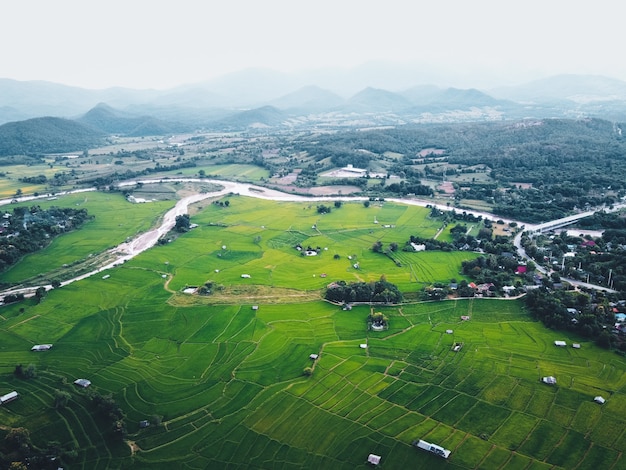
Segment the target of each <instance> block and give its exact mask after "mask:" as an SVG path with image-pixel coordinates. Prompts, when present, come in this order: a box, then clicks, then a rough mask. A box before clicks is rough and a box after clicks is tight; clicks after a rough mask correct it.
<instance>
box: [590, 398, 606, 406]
mask: <svg viewBox="0 0 626 470" xmlns="http://www.w3.org/2000/svg"><path fill="white" fill-rule="evenodd" d="M593 401H595V402H596V403H599V404H600V405H604V402H605V401H606V400H605V399H604V398H602V397H601V396H597V397H595V398H594V399H593Z"/></svg>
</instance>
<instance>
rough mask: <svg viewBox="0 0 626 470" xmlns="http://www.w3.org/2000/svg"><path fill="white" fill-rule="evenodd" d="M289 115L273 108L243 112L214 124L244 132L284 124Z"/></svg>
mask: <svg viewBox="0 0 626 470" xmlns="http://www.w3.org/2000/svg"><path fill="white" fill-rule="evenodd" d="M287 117H288V115H287V114H286V113H284V112H283V111H281V110H279V109H277V108H275V107H273V106H262V107H260V108H255V109H250V110H246V111H241V112H238V113H235V114H233V115H232V116H230V117H228V118H225V119H222V120H219V121H217V122H215V123H214V125H215V127H218V128H221V129H225V130H243V129H246V128H257V129H263V128H266V127H275V126H278V125H280V124H282V123H283V122H284V121H285V120H286V119H287Z"/></svg>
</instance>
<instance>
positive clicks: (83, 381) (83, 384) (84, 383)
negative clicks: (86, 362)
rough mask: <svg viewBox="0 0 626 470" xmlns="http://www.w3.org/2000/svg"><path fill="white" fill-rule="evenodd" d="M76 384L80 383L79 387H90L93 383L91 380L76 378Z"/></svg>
mask: <svg viewBox="0 0 626 470" xmlns="http://www.w3.org/2000/svg"><path fill="white" fill-rule="evenodd" d="M74 384H75V385H78V386H79V387H83V388H87V387H89V386H90V385H91V380H87V379H76V380H74Z"/></svg>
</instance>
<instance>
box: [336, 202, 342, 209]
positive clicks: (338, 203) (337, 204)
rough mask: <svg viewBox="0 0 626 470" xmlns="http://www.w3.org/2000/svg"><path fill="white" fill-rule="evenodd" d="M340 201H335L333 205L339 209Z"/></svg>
mask: <svg viewBox="0 0 626 470" xmlns="http://www.w3.org/2000/svg"><path fill="white" fill-rule="evenodd" d="M341 204H342V203H341V201H335V207H336V208H337V209H339V208H340V207H341Z"/></svg>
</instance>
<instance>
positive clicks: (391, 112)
mask: <svg viewBox="0 0 626 470" xmlns="http://www.w3.org/2000/svg"><path fill="white" fill-rule="evenodd" d="M361 72H362V73H361V74H359V70H358V69H354V70H351V71H350V72H347V71H343V72H339V71H326V73H322V72H318V73H312V74H309V75H294V74H286V73H280V72H276V71H271V70H266V69H248V70H244V71H241V72H237V73H233V74H229V75H225V76H223V77H220V78H217V79H213V80H209V81H205V82H201V83H194V84H188V85H182V86H179V87H176V88H172V89H168V90H136V89H128V88H108V89H103V90H89V89H84V88H77V87H70V86H66V85H61V84H57V83H51V82H43V81H16V80H11V79H0V124H2V123H7V122H12V121H22V120H27V119H31V118H34V117H42V116H55V117H62V118H67V119H72V120H76V121H77V122H79V123H81V124H83V125H86V126H88V127H92V128H94V129H96V130H98V131H99V132H104V133H107V134H121V135H131V136H137V135H155V134H167V133H172V132H183V131H185V130H190V129H197V128H213V129H216V130H238V129H245V128H248V127H276V126H281V125H288V126H291V127H293V126H297V125H301V124H303V123H304V122H307V123H309V124H310V123H312V122H313V123H314V122H321V121H328V120H329V119H332V120H333V122H335V123H336V124H337V123H338V124H340V125H341V122H345V123H346V125H347V123H354V122H361V123H362V124H363V125H366V124H368V123H369V124H371V125H388V124H404V123H411V122H443V121H445V122H453V121H468V120H474V121H475V120H501V119H519V118H527V117H531V118H544V117H573V118H578V117H584V116H592V117H600V118H604V119H609V120H616V121H619V120H626V82H623V81H620V80H615V79H611V78H607V77H601V76H588V75H559V76H554V77H549V78H545V79H542V80H536V81H533V82H529V83H526V84H522V85H517V86H508V87H499V88H491V89H487V90H478V89H475V88H469V89H461V88H452V87H442V86H437V85H436V84H432V83H424V82H423V80H424V79H426V78H427V77H426V76H422V75H419V74H417V75H413V76H412V78H408V77H407V76H406V74H405V75H403V76H401V77H400V76H398V77H395V78H394V79H389V77H390V76H393V73H392V72H393V71H392V70H388V71H387V72H386V73H383V72H382V71H379V74H378V75H376V74H373V73H371V72H370V73H365V72H364V71H363V70H361ZM385 78H387V80H385ZM411 79H412V82H410V80H411ZM409 83H413V85H411V86H409V85H408V84H409ZM381 85H386V87H385V86H381ZM322 116H323V117H322Z"/></svg>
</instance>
